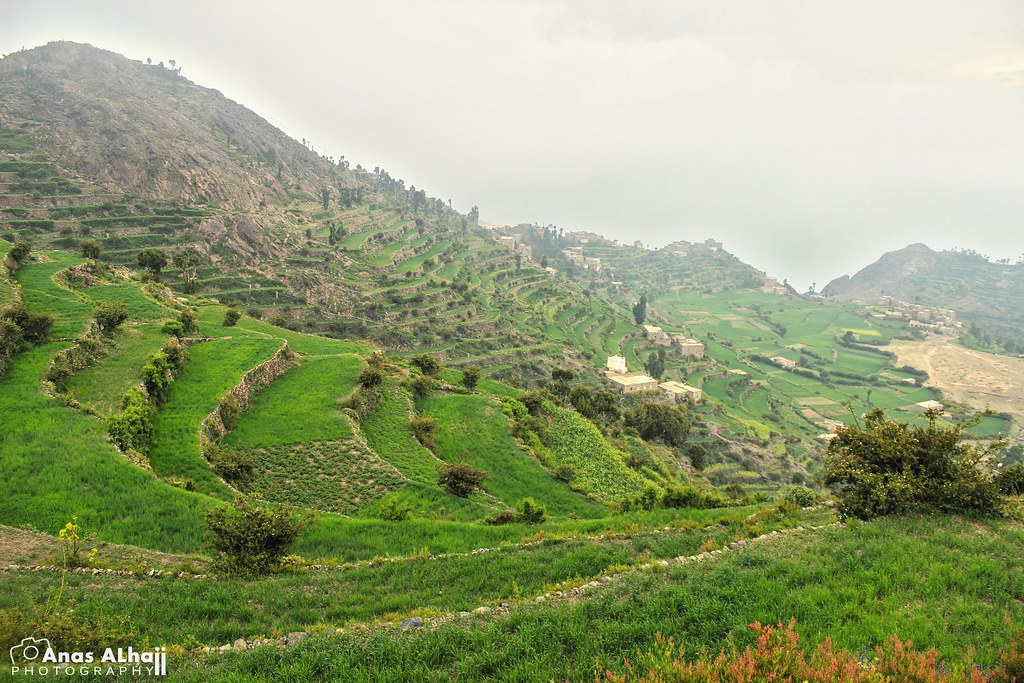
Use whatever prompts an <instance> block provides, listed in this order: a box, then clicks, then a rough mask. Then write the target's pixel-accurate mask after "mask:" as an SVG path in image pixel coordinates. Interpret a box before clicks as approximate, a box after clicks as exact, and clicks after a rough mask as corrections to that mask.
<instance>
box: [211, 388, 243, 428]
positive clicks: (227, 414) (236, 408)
mask: <svg viewBox="0 0 1024 683" xmlns="http://www.w3.org/2000/svg"><path fill="white" fill-rule="evenodd" d="M217 412H219V413H220V421H221V424H223V425H224V429H226V430H228V431H229V432H230V431H231V430H232V429H234V428H235V427H237V426H238V418H240V417H241V416H242V407H241V406H240V405H238V399H237V398H235V397H234V396H233V395H232V394H228V395H227V396H225V397H224V398H222V399H221V400H220V403H219V404H218V405H217Z"/></svg>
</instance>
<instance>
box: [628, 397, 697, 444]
mask: <svg viewBox="0 0 1024 683" xmlns="http://www.w3.org/2000/svg"><path fill="white" fill-rule="evenodd" d="M624 417H625V422H626V426H627V427H632V428H634V429H636V431H637V432H638V433H639V434H640V436H642V437H643V438H644V439H645V440H647V441H650V440H652V439H661V440H662V441H664V442H665V443H666V444H667V445H669V446H676V447H680V446H682V445H683V444H684V443H685V442H686V437H687V436H689V434H690V421H689V420H687V419H686V416H685V415H683V412H682V411H681V410H679V408H677V407H676V406H666V405H661V404H660V403H643V404H641V405H639V406H637V407H636V408H634V409H632V410H628V411H626V414H625V416H624Z"/></svg>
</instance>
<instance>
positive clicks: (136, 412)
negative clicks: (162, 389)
mask: <svg viewBox="0 0 1024 683" xmlns="http://www.w3.org/2000/svg"><path fill="white" fill-rule="evenodd" d="M152 417H153V406H152V405H150V403H149V400H148V399H147V398H146V395H145V394H144V393H142V391H140V390H139V389H136V388H132V389H129V390H128V391H127V392H126V393H125V395H124V398H122V399H121V412H120V413H117V414H116V415H113V416H111V417H110V419H108V420H107V434H109V435H110V440H111V441H113V442H114V443H115V444H116V445H117V447H118V448H120V449H121V450H122V451H128V450H134V451H138V452H139V453H147V452H149V447H150V446H151V445H152V444H153V423H152Z"/></svg>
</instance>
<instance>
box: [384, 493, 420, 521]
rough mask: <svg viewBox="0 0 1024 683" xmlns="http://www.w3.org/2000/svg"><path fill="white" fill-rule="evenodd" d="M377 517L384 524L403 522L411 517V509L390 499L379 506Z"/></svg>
mask: <svg viewBox="0 0 1024 683" xmlns="http://www.w3.org/2000/svg"><path fill="white" fill-rule="evenodd" d="M377 516H378V517H380V518H381V519H383V520H384V521H386V522H404V521H405V520H407V519H410V518H411V517H412V508H410V507H409V506H408V505H402V504H400V503H398V502H397V501H395V499H394V498H392V499H391V500H389V501H388V502H386V503H384V504H383V505H381V506H380V510H379V511H378V512H377Z"/></svg>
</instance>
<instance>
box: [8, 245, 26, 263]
mask: <svg viewBox="0 0 1024 683" xmlns="http://www.w3.org/2000/svg"><path fill="white" fill-rule="evenodd" d="M30 253H32V243H31V242H27V241H25V240H18V241H17V242H15V243H14V246H13V247H11V250H10V251H8V252H7V255H8V256H10V257H11V260H12V261H14V262H15V263H24V261H25V259H27V258H28V255H29V254H30Z"/></svg>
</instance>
